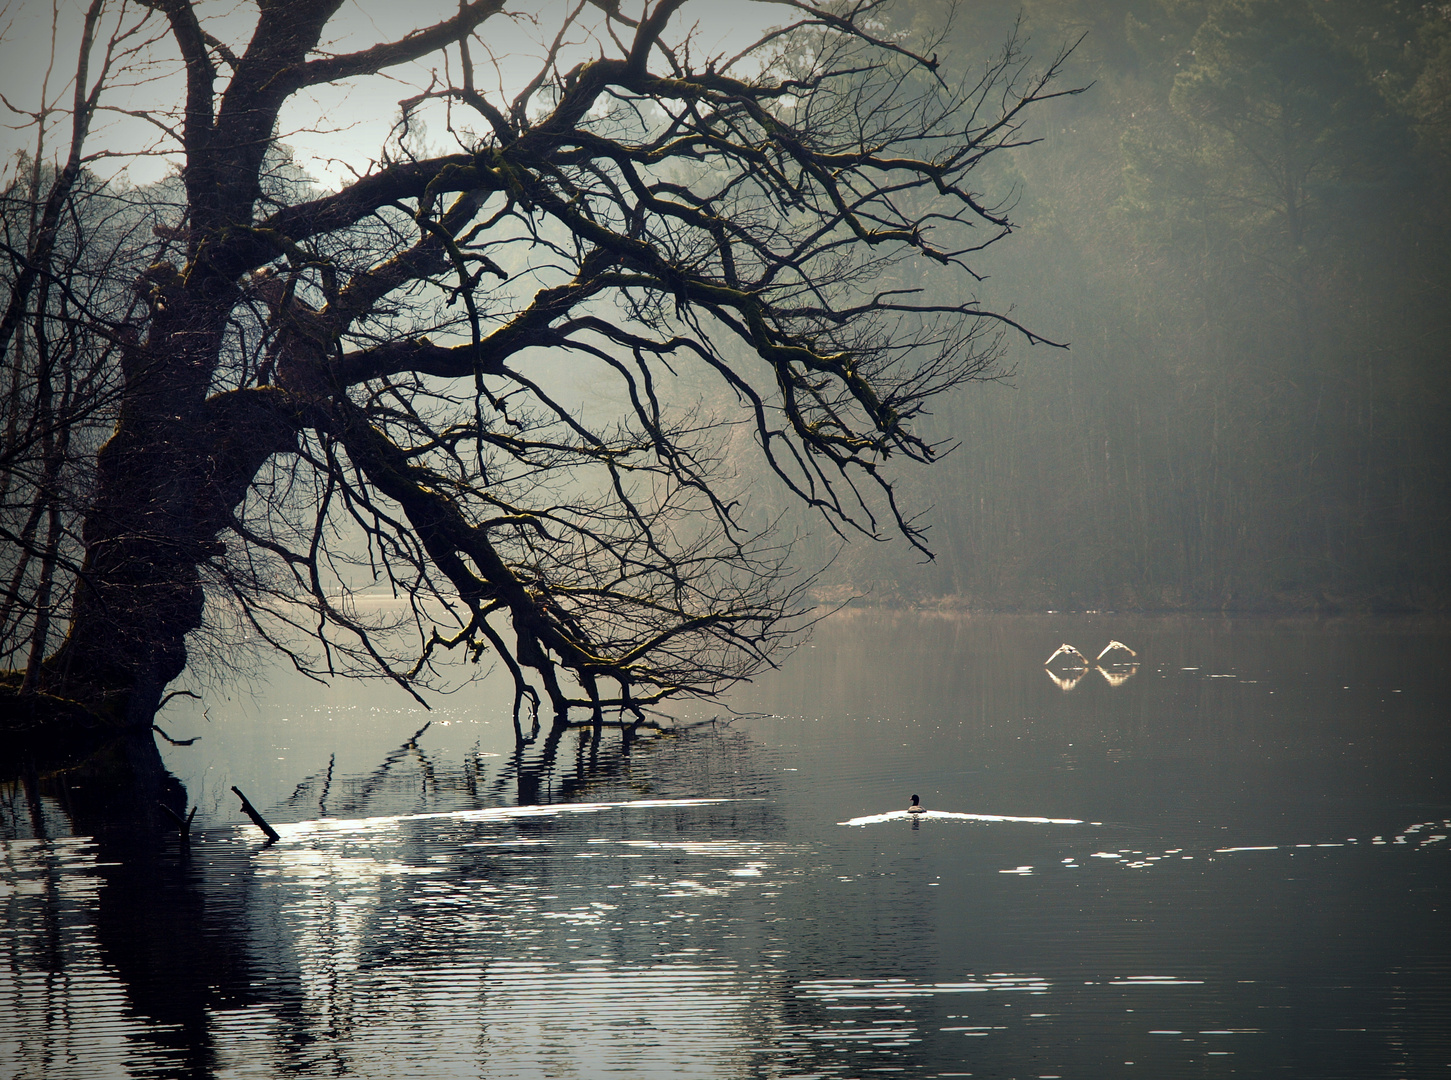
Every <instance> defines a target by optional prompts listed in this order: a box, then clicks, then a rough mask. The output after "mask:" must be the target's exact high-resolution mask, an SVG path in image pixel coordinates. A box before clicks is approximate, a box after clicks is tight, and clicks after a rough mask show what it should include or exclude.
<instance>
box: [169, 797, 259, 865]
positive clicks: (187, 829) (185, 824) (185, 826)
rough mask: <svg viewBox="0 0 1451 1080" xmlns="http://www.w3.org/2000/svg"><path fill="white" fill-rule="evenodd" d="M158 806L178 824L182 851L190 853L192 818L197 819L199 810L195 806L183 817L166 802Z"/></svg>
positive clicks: (244, 800)
mask: <svg viewBox="0 0 1451 1080" xmlns="http://www.w3.org/2000/svg"><path fill="white" fill-rule="evenodd" d="M239 794H240V792H239ZM242 801H243V802H246V801H247V800H246V799H243V800H242ZM156 805H157V806H159V807H161V809H163V810H165V811H166V813H167V816H168V817H170V818H171V819H172V820H173V821H175V822H176V827H177V829H179V830H180V832H181V849H182V850H183V851H190V850H191V821H192V818H194V817H196V812H197V808H196V807H195V806H193V807H192V808H191V813H189V814H187V815H186V817H182V816H181V815H180V814H178V813H177V812H176V811H175V810H173V809H172V808H171V807H169V806H167V805H166V804H165V803H164V802H158V803H157V804H156Z"/></svg>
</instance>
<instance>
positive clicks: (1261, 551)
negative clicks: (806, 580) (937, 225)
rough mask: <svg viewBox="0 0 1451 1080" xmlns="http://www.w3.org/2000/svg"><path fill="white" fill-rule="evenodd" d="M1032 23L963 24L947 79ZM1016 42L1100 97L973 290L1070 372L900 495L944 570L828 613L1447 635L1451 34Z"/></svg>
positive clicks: (1034, 30) (1150, 28) (1291, 27)
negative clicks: (905, 611)
mask: <svg viewBox="0 0 1451 1080" xmlns="http://www.w3.org/2000/svg"><path fill="white" fill-rule="evenodd" d="M946 10H947V6H946V5H945V4H940V5H937V6H936V7H934V6H933V5H931V4H926V5H923V4H914V5H903V7H902V9H901V17H902V18H904V19H907V18H910V19H911V20H913V21H914V26H915V27H916V29H918V30H922V29H926V28H928V27H931V26H933V25H938V24H940V22H941V20H943V19H944V18H945V13H946ZM1018 13H1019V9H1018V7H1017V5H1013V6H1012V7H1008V6H1007V5H1004V6H1001V7H994V6H993V5H992V4H975V5H964V7H963V9H962V10H960V11H959V12H958V13H957V15H956V17H955V22H954V23H953V24H952V25H953V29H952V36H951V38H950V41H949V42H946V43H944V45H945V46H950V47H946V48H944V50H943V53H942V56H943V65H942V69H943V71H944V73H948V70H949V68H951V67H952V66H953V65H954V64H957V65H961V66H965V65H968V64H971V63H973V62H976V59H975V58H979V57H982V56H984V55H985V54H986V53H987V52H988V51H990V49H991V46H992V44H993V43H994V42H995V41H1001V40H1002V39H1003V37H1004V36H1005V34H1006V32H1007V31H1008V30H1009V29H1010V28H1011V26H1012V24H1013V21H1014V18H1015V17H1016V16H1017V15H1018ZM1021 16H1022V26H1023V30H1024V31H1025V32H1026V34H1027V35H1029V37H1030V39H1031V43H1030V45H1029V50H1030V51H1031V52H1032V53H1034V54H1036V55H1037V56H1038V57H1039V58H1042V57H1043V56H1044V54H1050V53H1052V52H1053V51H1054V50H1055V49H1056V48H1057V47H1058V46H1059V45H1060V44H1062V43H1065V42H1069V43H1071V42H1073V41H1075V40H1077V39H1079V38H1080V37H1081V38H1082V40H1081V42H1080V44H1079V45H1078V47H1077V50H1076V53H1075V55H1074V58H1073V61H1072V65H1071V67H1070V71H1071V72H1072V73H1074V74H1075V75H1076V77H1077V78H1078V79H1079V80H1080V81H1081V82H1091V83H1092V87H1091V89H1090V90H1089V91H1088V92H1086V93H1085V94H1083V95H1080V96H1078V97H1073V98H1068V99H1065V100H1063V101H1061V102H1059V103H1058V107H1057V108H1056V111H1054V113H1053V115H1052V118H1051V119H1052V122H1051V123H1050V124H1048V125H1047V126H1045V127H1044V126H1040V127H1039V128H1038V129H1036V130H1034V129H1029V130H1028V131H1026V132H1025V135H1029V136H1036V137H1039V138H1041V140H1042V141H1041V142H1040V143H1038V145H1035V146H1032V147H1029V148H1025V149H1023V150H1022V151H1019V152H1017V154H1016V156H1015V159H1014V163H1013V164H1014V167H1015V168H1016V170H1017V175H1010V174H1009V173H1008V172H1006V171H1003V170H1001V169H999V170H998V171H996V172H994V173H992V174H985V175H984V177H983V183H984V190H986V191H988V192H989V194H990V195H996V196H999V197H1000V196H1001V195H1002V194H1003V193H1004V192H1011V191H1013V190H1016V191H1017V192H1018V195H1017V202H1016V206H1015V207H1014V209H1013V210H1012V214H1011V216H1012V217H1013V219H1014V220H1015V221H1016V222H1017V223H1018V224H1019V225H1020V226H1021V231H1020V233H1019V234H1018V235H1017V236H1015V237H1013V238H1012V239H1011V240H1009V241H1008V242H1007V243H1005V244H1003V245H1001V252H1000V253H999V251H998V249H997V248H994V249H993V250H992V251H991V252H989V253H987V255H986V256H985V257H982V258H980V259H979V262H978V263H976V264H975V266H977V267H978V268H979V269H981V270H984V271H986V272H987V273H988V275H989V279H988V281H987V282H986V284H985V286H984V295H985V296H988V297H991V298H993V299H994V300H996V301H997V302H998V303H999V304H1000V305H1001V304H1002V303H1004V302H1005V300H1011V301H1012V302H1013V303H1015V304H1016V305H1017V307H1016V310H1015V316H1016V317H1019V318H1021V319H1022V321H1023V322H1024V323H1025V324H1026V325H1028V326H1030V327H1031V328H1032V329H1033V330H1035V331H1037V332H1039V333H1041V334H1045V335H1047V336H1048V337H1050V338H1053V339H1055V340H1057V341H1062V342H1067V343H1069V344H1070V345H1071V349H1070V350H1069V351H1067V352H1061V351H1058V350H1054V349H1051V348H1048V347H1045V346H1043V345H1037V346H1027V345H1020V344H1016V343H1015V344H1014V345H1013V347H1012V349H1011V352H1010V354H1009V361H1010V362H1009V367H1011V368H1014V369H1015V371H1014V373H1013V374H1012V375H1011V377H1010V378H1009V379H1007V380H1005V381H1003V382H1000V383H995V384H989V385H984V386H977V387H969V388H967V389H966V390H963V391H959V392H958V393H957V394H956V395H954V396H953V397H952V399H951V401H950V403H948V404H946V405H943V406H941V407H939V409H938V411H937V415H936V416H935V417H934V418H933V421H932V422H933V424H934V426H935V430H936V431H937V433H938V434H939V435H940V436H941V437H942V438H944V439H951V440H953V441H955V442H957V443H959V444H960V445H959V446H958V447H957V449H956V450H955V451H953V453H952V454H951V455H950V456H949V457H948V458H947V459H946V460H945V461H943V462H941V463H939V465H937V466H935V467H933V468H930V469H926V470H922V471H920V473H918V474H916V475H914V476H913V477H912V478H911V479H910V480H909V481H908V482H907V483H905V484H904V485H903V486H902V491H903V495H904V497H905V499H906V500H908V502H909V503H910V504H912V505H915V506H918V507H926V506H930V507H932V509H931V512H930V515H929V516H930V520H932V521H933V522H934V528H933V530H932V532H931V533H930V534H929V543H930V544H931V545H932V547H933V549H934V550H935V552H936V553H937V556H938V557H937V559H936V561H935V562H932V563H926V564H913V562H912V561H911V560H910V559H909V558H908V557H906V556H905V555H904V552H903V550H902V548H901V546H900V545H890V544H886V545H877V544H870V543H867V544H862V543H856V544H853V545H851V546H850V547H849V548H848V549H847V550H846V551H845V552H844V554H843V555H842V557H841V558H840V559H838V561H837V563H836V564H835V566H834V567H833V569H832V571H831V572H830V574H829V575H828V579H827V580H828V582H829V583H830V584H832V585H833V586H835V588H836V590H837V591H838V592H840V593H842V594H845V593H849V592H851V591H853V590H856V591H866V590H870V591H871V593H872V594H873V595H874V596H875V597H877V598H878V599H894V600H902V601H911V602H925V601H933V600H941V599H947V600H948V601H950V602H954V603H958V604H961V605H963V606H968V607H981V608H996V609H1043V608H1064V609H1094V608H1112V609H1119V610H1135V609H1141V610H1165V609H1172V610H1231V611H1350V612H1355V611H1380V612H1397V611H1416V610H1420V611H1426V610H1445V609H1446V608H1447V607H1448V602H1451V560H1448V554H1451V552H1448V547H1451V545H1448V542H1447V541H1448V534H1451V520H1448V506H1451V501H1448V486H1451V468H1448V466H1451V460H1448V458H1451V409H1448V403H1451V395H1448V389H1451V348H1448V343H1451V288H1448V286H1451V244H1448V239H1451V236H1448V232H1451V229H1448V226H1451V182H1448V178H1451V7H1447V6H1445V5H1432V4H1421V3H1411V2H1393V0H1379V2H1377V0H1313V2H1308V0H1306V2H1300V0H1268V2H1254V0H1251V2H1229V3H1222V2H1203V0H1026V3H1024V4H1023V5H1022V8H1021ZM948 77H951V76H950V74H949V76H948ZM915 284H917V285H919V286H921V287H924V288H926V289H929V290H930V289H932V288H933V283H932V282H931V281H924V282H917V283H915ZM1000 310H1001V308H1000ZM816 542H817V541H816V540H815V539H813V540H812V541H811V543H813V544H814V543H816Z"/></svg>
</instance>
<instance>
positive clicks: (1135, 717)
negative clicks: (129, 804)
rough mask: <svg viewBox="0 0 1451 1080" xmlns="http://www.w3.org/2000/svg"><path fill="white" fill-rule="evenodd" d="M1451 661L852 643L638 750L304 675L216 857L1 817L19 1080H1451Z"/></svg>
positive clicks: (1207, 642) (277, 717)
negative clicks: (289, 1079)
mask: <svg viewBox="0 0 1451 1080" xmlns="http://www.w3.org/2000/svg"><path fill="white" fill-rule="evenodd" d="M1111 639H1117V640H1120V641H1123V642H1125V643H1127V644H1129V645H1131V646H1132V647H1133V648H1134V649H1135V650H1136V651H1137V652H1138V658H1137V659H1138V662H1137V666H1112V665H1110V664H1109V663H1108V659H1107V658H1106V659H1105V662H1104V667H1103V669H1102V670H1099V669H1097V668H1093V669H1090V670H1089V671H1087V672H1086V673H1083V674H1082V675H1081V677H1075V676H1073V675H1072V674H1071V673H1064V672H1061V671H1060V672H1059V674H1058V677H1057V678H1056V679H1055V678H1051V677H1050V676H1049V675H1048V673H1046V672H1045V670H1044V668H1043V660H1044V658H1045V657H1046V656H1047V655H1048V654H1049V653H1050V652H1052V651H1053V649H1054V648H1055V647H1056V646H1057V645H1058V644H1059V643H1060V642H1063V641H1068V642H1072V643H1073V644H1075V645H1077V646H1078V647H1079V648H1080V649H1081V650H1082V651H1083V652H1084V653H1085V654H1087V656H1088V657H1090V658H1092V657H1094V656H1095V655H1096V654H1097V653H1098V652H1099V650H1100V649H1101V648H1103V646H1104V645H1106V644H1107V643H1108V642H1109V641H1110V640H1111ZM1448 646H1451V634H1448V633H1447V632H1446V630H1445V628H1444V627H1441V628H1427V627H1425V626H1415V625H1406V624H1397V623H1375V624H1363V623H1361V624H1357V623H1305V622H1263V621H1235V622H1228V621H1222V620H1185V619H1172V620H1147V619H1129V618H1114V617H1107V616H1104V617H1093V616H1076V617H1058V616H1037V617H1032V618H990V619H989V618H972V619H967V618H962V619H956V618H938V617H932V616H919V615H911V614H891V613H883V612H848V613H844V614H842V615H838V616H836V617H834V618H832V619H831V620H829V621H828V622H826V623H825V624H823V625H822V626H821V627H820V629H819V631H818V633H817V634H816V637H815V639H814V641H813V642H812V643H811V644H810V645H808V646H806V647H803V648H802V649H800V650H798V652H797V653H796V655H795V656H794V657H793V658H791V659H790V661H789V662H788V663H787V665H786V667H785V670H784V671H782V672H780V673H777V674H774V675H772V676H771V677H770V678H767V679H763V680H761V681H760V682H759V683H758V684H756V685H754V686H751V687H746V688H744V689H743V690H741V691H740V692H738V693H737V694H736V695H735V696H734V698H733V699H732V702H731V704H732V705H733V706H734V707H735V708H736V709H737V710H740V711H742V712H744V713H747V714H749V715H746V716H743V717H740V718H737V719H733V720H729V721H725V722H719V723H715V724H709V725H706V726H703V727H698V728H694V729H691V730H689V731H686V732H684V733H680V734H675V735H670V736H665V737H646V738H642V739H641V740H640V741H638V742H636V743H635V744H634V745H633V746H631V747H630V748H629V749H628V752H624V751H623V750H622V747H621V746H620V741H619V738H618V736H617V735H616V734H614V733H610V732H606V733H605V734H604V736H603V737H602V739H601V740H600V741H599V742H598V744H595V743H593V742H592V740H591V739H590V737H589V735H588V734H587V733H584V734H581V733H578V732H569V733H567V734H565V735H564V736H563V737H562V738H560V739H558V740H557V741H556V742H554V743H548V742H547V740H546V739H545V738H544V737H541V738H540V739H539V740H538V742H536V743H535V744H533V745H531V746H530V747H528V748H526V750H525V751H524V752H523V753H522V754H516V753H515V751H514V746H513V738H512V729H511V728H510V726H509V724H508V722H507V720H506V714H505V712H504V703H503V702H502V701H501V700H500V699H499V698H498V697H497V695H496V689H489V690H488V691H487V692H480V691H478V690H476V689H475V690H466V691H464V692H463V693H462V694H460V695H456V696H454V697H452V698H449V699H446V700H445V701H443V702H441V703H440V704H439V705H438V707H437V708H435V709H434V710H433V712H432V713H424V712H423V711H422V710H420V709H418V708H417V707H416V706H414V705H411V704H409V703H408V702H407V701H406V700H404V699H400V698H397V697H396V696H394V695H392V694H391V693H390V692H389V691H386V690H383V689H379V688H377V687H369V688H363V689H358V688H344V689H340V690H336V691H332V692H325V691H318V690H315V689H310V688H308V687H306V686H304V685H299V684H297V683H295V682H292V681H287V680H285V679H284V678H283V677H282V676H281V675H280V673H279V675H278V678H277V681H276V682H275V683H274V684H273V686H272V687H271V688H270V689H269V688H264V690H263V691H262V692H261V693H260V696H259V697H258V698H257V699H256V700H254V701H247V700H243V699H239V700H237V701H232V702H227V701H225V700H223V699H222V698H220V697H218V696H215V695H214V697H213V699H212V700H210V701H208V702H207V703H205V710H203V708H202V707H201V706H198V708H197V709H196V710H195V711H194V712H190V713H189V712H185V711H183V710H180V709H173V710H168V712H167V714H166V715H165V716H164V717H163V721H162V723H163V726H164V727H166V728H167V730H168V732H169V733H170V734H172V735H173V736H174V737H176V738H183V737H190V736H192V735H200V736H201V740H200V741H199V742H198V743H197V744H195V745H194V746H192V747H186V748H182V747H176V748H168V749H167V751H166V753H165V760H166V763H167V766H168V768H169V769H170V770H171V771H172V772H173V773H174V774H175V775H176V776H177V777H178V778H180V779H181V781H182V782H183V783H184V784H185V785H186V787H187V791H188V793H189V796H190V798H191V800H192V802H193V803H194V804H196V805H199V806H200V811H199V813H198V817H197V822H196V826H197V828H196V830H195V839H194V840H193V843H192V848H191V852H190V856H189V857H183V856H182V854H181V853H180V852H179V850H178V844H177V842H176V840H175V838H168V839H166V840H165V841H164V842H162V843H157V842H156V841H155V839H154V838H152V839H151V840H150V841H147V840H145V839H144V838H141V839H138V838H136V837H134V836H130V835H127V834H125V833H124V832H122V831H121V830H114V829H108V828H107V827H106V825H105V820H106V810H105V800H104V799H103V798H101V797H100V796H95V797H91V798H88V795H87V791H86V790H85V784H86V782H87V781H85V780H84V779H83V778H71V779H69V780H65V781H50V782H44V781H42V782H41V783H40V784H39V785H38V786H36V785H24V784H17V785H14V786H12V787H7V788H4V789H0V830H3V831H0V835H3V836H4V838H5V839H4V842H3V857H4V864H3V867H0V904H3V907H4V911H5V921H4V928H3V932H0V958H3V974H0V1080H4V1078H9V1077H25V1078H30V1077H78V1078H102V1077H133V1076H134V1077H174V1076H175V1077H180V1076H187V1077H191V1076H196V1077H214V1076H215V1077H239V1078H240V1077H268V1078H270V1077H282V1076H304V1077H378V1078H385V1077H403V1076H428V1077H487V1078H509V1077H520V1078H523V1077H561V1078H564V1077H568V1078H582V1080H589V1078H593V1077H612V1076H618V1077H631V1078H634V1077H686V1078H695V1077H720V1078H735V1077H779V1078H803V1080H804V1078H807V1077H821V1078H848V1077H868V1076H879V1075H888V1076H891V1075H896V1076H904V1077H950V1076H973V1077H1003V1078H1007V1077H1016V1078H1049V1077H1061V1078H1064V1080H1068V1078H1078V1077H1145V1078H1150V1077H1152V1078H1155V1080H1159V1078H1172V1077H1218V1076H1228V1075H1231V1074H1234V1075H1239V1076H1265V1075H1285V1076H1296V1077H1323V1078H1332V1077H1347V1078H1375V1077H1451V918H1448V915H1451V911H1448V908H1451V840H1448V835H1451V679H1448V674H1447V663H1446V659H1445V657H1446V651H1447V648H1448ZM1118 655H1120V656H1126V654H1122V653H1120V654H1118ZM712 715H713V713H712V712H711V711H710V710H706V709H702V708H700V707H696V708H695V709H694V710H693V714H692V716H691V717H689V719H692V720H704V719H708V718H709V717H711V716H712ZM429 721H431V724H430V726H429V727H428V728H427V730H426V731H424V732H423V733H422V734H421V735H419V736H418V737H417V738H416V739H414V738H412V736H413V735H414V733H415V732H416V731H418V730H419V729H420V728H421V727H423V725H424V724H425V723H426V722H429ZM546 734H547V733H546ZM233 784H237V785H239V786H240V787H242V788H243V790H245V791H246V793H247V794H248V796H249V797H250V798H251V799H252V801H253V802H254V803H256V804H257V806H258V807H259V808H260V809H261V810H262V811H263V813H264V814H265V815H266V816H267V817H268V818H269V820H271V821H272V822H273V823H274V824H275V825H276V826H277V827H278V831H279V832H280V833H281V834H282V837H281V840H280V841H279V842H277V843H275V844H272V845H264V844H263V842H262V836H261V835H260V833H259V832H258V831H257V829H255V828H254V827H253V826H251V825H250V824H248V823H247V822H246V821H245V819H244V818H242V816H241V815H240V814H239V813H237V812H236V810H235V807H236V805H237V800H236V799H235V797H234V796H232V795H231V794H230V791H229V788H230V786H231V785H233ZM914 792H915V793H918V794H920V795H921V797H922V802H923V803H924V804H925V805H926V806H927V807H928V808H929V811H931V812H930V813H929V814H927V815H925V816H924V817H923V818H921V819H918V820H909V819H908V818H907V817H906V815H905V814H903V813H901V811H902V810H903V809H904V808H905V806H906V804H907V801H908V797H909V796H910V795H911V794H913V793H914ZM1014 819H1020V820H1014Z"/></svg>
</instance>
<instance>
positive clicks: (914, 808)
mask: <svg viewBox="0 0 1451 1080" xmlns="http://www.w3.org/2000/svg"><path fill="white" fill-rule="evenodd" d="M907 813H909V814H925V813H927V807H925V806H923V805H922V804H921V803H920V802H918V801H917V796H915V795H913V796H912V805H911V806H909V807H907Z"/></svg>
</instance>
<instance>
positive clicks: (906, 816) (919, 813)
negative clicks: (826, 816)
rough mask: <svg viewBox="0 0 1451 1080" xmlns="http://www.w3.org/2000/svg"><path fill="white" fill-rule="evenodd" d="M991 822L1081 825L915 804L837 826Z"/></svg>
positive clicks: (1074, 821) (1068, 820)
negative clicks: (932, 808) (963, 811)
mask: <svg viewBox="0 0 1451 1080" xmlns="http://www.w3.org/2000/svg"><path fill="white" fill-rule="evenodd" d="M923 819H926V820H929V821H992V822H1000V821H1001V822H1018V823H1020V824H1024V825H1082V824H1083V821H1082V820H1080V819H1079V818H1049V817H1013V816H1011V815H1009V814H957V813H953V812H952V811H950V810H926V809H923V808H922V807H921V806H919V805H917V804H915V803H914V804H913V806H912V807H910V808H908V809H906V810H888V811H887V812H886V813H885V814H868V815H867V816H865V817H855V818H852V819H851V820H850V821H838V822H837V824H838V825H879V824H881V823H882V822H886V821H907V820H911V821H921V820H923Z"/></svg>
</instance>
